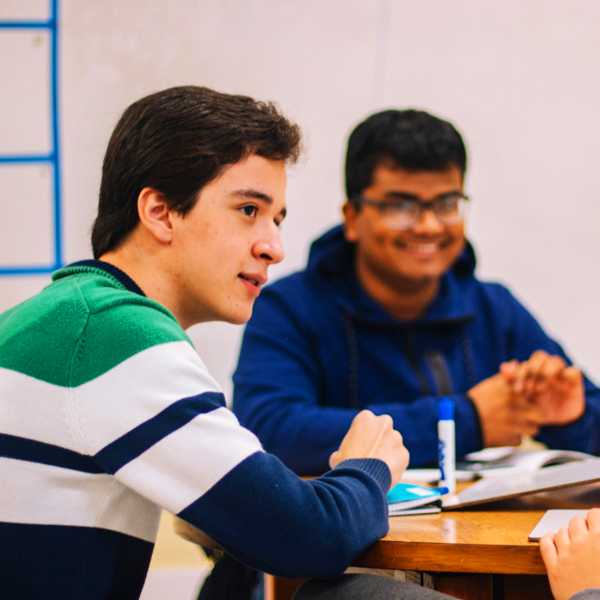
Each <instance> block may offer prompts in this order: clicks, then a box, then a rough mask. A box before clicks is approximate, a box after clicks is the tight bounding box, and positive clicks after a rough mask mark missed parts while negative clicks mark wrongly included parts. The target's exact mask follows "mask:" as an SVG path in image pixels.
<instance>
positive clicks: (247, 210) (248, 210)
mask: <svg viewBox="0 0 600 600" xmlns="http://www.w3.org/2000/svg"><path fill="white" fill-rule="evenodd" d="M240 210H241V211H242V212H243V213H244V214H245V215H246V216H247V217H254V216H256V211H257V208H256V206H254V205H253V204H248V205H247V206H242V207H241V208H240Z"/></svg>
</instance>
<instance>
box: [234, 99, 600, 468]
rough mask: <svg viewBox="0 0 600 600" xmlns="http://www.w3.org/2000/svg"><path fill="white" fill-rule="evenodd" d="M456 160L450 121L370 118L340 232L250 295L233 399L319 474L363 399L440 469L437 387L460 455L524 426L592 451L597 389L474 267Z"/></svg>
mask: <svg viewBox="0 0 600 600" xmlns="http://www.w3.org/2000/svg"><path fill="white" fill-rule="evenodd" d="M466 166H467V158H466V150H465V146H464V143H463V140H462V137H461V135H460V134H459V133H458V131H457V130H456V129H455V127H454V126H453V125H452V124H451V123H449V122H447V121H444V120H442V119H439V118H437V117H435V116H433V115H431V114H429V113H426V112H424V111H418V110H386V111H383V112H380V113H376V114H373V115H371V116H370V117H368V118H367V119H366V120H365V121H363V122H362V123H360V124H359V125H358V126H357V127H356V128H355V130H354V131H353V132H352V134H351V136H350V138H349V142H348V150H347V157H346V192H347V201H346V203H345V204H344V206H343V213H344V225H343V226H338V227H336V228H334V229H332V230H331V231H329V232H327V233H326V234H325V235H323V236H322V237H321V238H319V239H318V240H316V241H315V242H314V243H313V245H312V248H311V252H310V257H309V260H308V266H307V268H306V270H304V271H302V272H299V273H296V274H293V275H291V276H289V277H286V278H284V279H282V280H279V281H277V282H276V283H274V284H273V285H271V286H269V287H268V288H267V289H265V290H264V292H263V293H262V294H261V298H260V299H259V301H258V302H257V303H256V305H255V307H254V313H253V317H252V319H251V320H250V322H249V324H248V326H247V327H246V331H245V334H244V339H243V343H242V349H241V353H240V358H239V363H238V367H237V370H236V373H235V375H234V382H235V390H234V402H233V408H234V412H235V413H236V414H237V415H238V417H239V419H240V421H241V423H242V424H243V425H245V426H247V427H248V428H249V429H251V430H252V431H254V432H255V433H256V434H257V435H258V437H259V439H260V440H261V441H262V443H263V444H264V446H265V448H266V449H267V450H268V451H270V452H273V453H274V454H276V455H278V456H279V457H280V458H281V459H282V460H283V461H284V462H285V463H286V464H287V465H288V466H290V467H291V468H292V469H294V470H295V471H296V472H297V473H299V474H302V475H317V474H319V473H323V472H324V471H325V470H326V469H327V458H328V456H329V454H330V453H331V452H332V450H333V449H334V448H335V447H336V446H337V444H339V441H340V439H341V438H342V436H343V435H344V432H345V431H346V429H347V428H348V426H349V424H350V423H351V421H352V419H353V418H354V416H355V415H356V414H357V413H358V411H359V410H361V409H365V408H368V409H369V410H371V411H373V412H374V413H375V414H388V415H390V416H391V417H392V418H393V420H394V426H395V427H396V429H398V430H399V431H400V432H401V433H402V436H403V439H404V443H405V444H406V446H407V448H408V450H409V452H410V455H411V466H413V467H419V466H425V465H434V464H435V463H436V459H437V451H438V441H437V421H438V401H439V399H440V397H442V396H451V397H452V399H453V400H454V403H455V422H456V449H457V454H458V455H459V456H461V455H464V454H466V453H468V452H472V451H475V450H479V449H481V448H482V447H489V446H506V445H518V444H519V443H520V441H521V439H522V436H524V435H532V436H534V437H536V438H537V439H539V440H541V441H542V442H545V443H546V444H548V445H549V446H550V447H553V448H566V449H573V450H581V451H585V452H591V453H598V452H599V451H600V391H599V390H598V389H597V388H596V387H595V386H594V385H593V384H592V383H591V382H590V381H589V380H588V379H586V378H584V377H583V376H582V374H581V372H580V370H579V369H578V368H577V367H575V366H570V365H571V362H570V360H569V359H568V357H567V356H566V355H565V353H564V351H563V350H562V348H561V347H560V346H559V344H558V343H556V342H555V341H554V340H552V339H550V338H549V337H548V336H547V335H546V334H545V333H544V331H543V330H542V328H541V327H540V325H539V324H538V323H537V321H536V320H535V318H534V317H533V316H532V315H531V314H530V313H529V312H528V311H527V310H526V309H525V308H524V307H523V306H522V305H521V304H520V303H519V302H518V301H517V300H516V299H515V298H514V297H513V296H512V294H511V293H510V292H509V291H508V290H507V289H506V288H505V287H503V286H501V285H498V284H492V283H483V282H481V281H479V280H477V279H476V278H475V276H474V269H475V255H474V251H473V248H472V247H471V245H470V244H469V242H468V241H467V240H466V238H465V214H466V207H467V205H468V203H469V198H468V197H467V196H466V195H465V192H464V176H465V170H466ZM273 365H276V367H275V368H274V367H273Z"/></svg>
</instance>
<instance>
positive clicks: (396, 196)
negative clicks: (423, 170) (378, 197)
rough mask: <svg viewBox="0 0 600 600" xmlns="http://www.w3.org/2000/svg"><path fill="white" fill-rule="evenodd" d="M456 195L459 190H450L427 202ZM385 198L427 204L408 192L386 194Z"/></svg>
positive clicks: (459, 192)
mask: <svg viewBox="0 0 600 600" xmlns="http://www.w3.org/2000/svg"><path fill="white" fill-rule="evenodd" d="M457 194H462V192H461V191H460V190H451V191H449V192H444V193H442V194H438V195H437V196H436V197H435V198H432V199H431V200H429V202H431V201H432V200H437V199H438V198H446V197H447V196H455V195H457ZM385 197H386V198H390V199H392V200H396V199H397V200H417V201H418V202H428V201H427V200H423V198H421V197H420V196H417V195H416V194H409V193H408V192H402V191H395V190H392V191H389V192H386V193H385Z"/></svg>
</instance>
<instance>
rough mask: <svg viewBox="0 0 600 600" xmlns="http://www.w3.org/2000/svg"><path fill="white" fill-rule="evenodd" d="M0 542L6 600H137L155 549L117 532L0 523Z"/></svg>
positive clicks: (1, 579)
mask: <svg viewBox="0 0 600 600" xmlns="http://www.w3.org/2000/svg"><path fill="white" fill-rule="evenodd" d="M0 537H1V538H2V545H0V590H1V591H0V597H1V598H2V599H3V600H9V599H17V598H23V599H25V598H31V599H34V598H36V599H37V598H43V599H44V600H108V599H109V598H112V599H115V600H116V599H118V600H138V598H139V597H140V594H141V591H142V587H143V585H144V580H145V577H146V572H147V569H148V565H149V563H150V557H151V555H152V549H153V547H154V544H152V543H151V542H147V541H143V540H140V539H138V538H134V537H131V536H129V535H125V534H123V533H118V532H116V531H110V530H107V529H94V528H91V527H73V526H64V525H32V524H20V523H1V522H0ZM74 557H77V558H78V560H76V561H74Z"/></svg>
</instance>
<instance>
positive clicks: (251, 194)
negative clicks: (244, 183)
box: [232, 188, 273, 204]
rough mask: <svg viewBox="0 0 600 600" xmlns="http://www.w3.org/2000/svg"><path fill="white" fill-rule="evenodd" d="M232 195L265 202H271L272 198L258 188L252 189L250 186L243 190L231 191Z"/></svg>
mask: <svg viewBox="0 0 600 600" xmlns="http://www.w3.org/2000/svg"><path fill="white" fill-rule="evenodd" d="M232 196H239V197H240V198H252V199H254V200H262V201H263V202H265V203H266V204H273V198H271V196H269V195H268V194H264V193H263V192H259V191H258V190H254V189H252V188H249V189H245V190H236V191H235V192H233V193H232Z"/></svg>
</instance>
